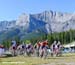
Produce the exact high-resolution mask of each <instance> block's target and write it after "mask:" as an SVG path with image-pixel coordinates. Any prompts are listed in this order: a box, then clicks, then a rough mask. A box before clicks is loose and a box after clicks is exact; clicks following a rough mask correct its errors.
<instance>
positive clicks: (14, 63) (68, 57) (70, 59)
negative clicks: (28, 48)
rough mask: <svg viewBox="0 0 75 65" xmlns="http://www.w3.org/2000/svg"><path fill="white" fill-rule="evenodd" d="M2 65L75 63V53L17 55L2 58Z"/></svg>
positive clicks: (65, 64) (0, 63) (71, 64)
mask: <svg viewBox="0 0 75 65" xmlns="http://www.w3.org/2000/svg"><path fill="white" fill-rule="evenodd" d="M0 65H75V53H68V54H63V55H62V56H61V57H51V56H48V57H47V58H46V59H44V58H39V57H27V56H16V57H6V58H0Z"/></svg>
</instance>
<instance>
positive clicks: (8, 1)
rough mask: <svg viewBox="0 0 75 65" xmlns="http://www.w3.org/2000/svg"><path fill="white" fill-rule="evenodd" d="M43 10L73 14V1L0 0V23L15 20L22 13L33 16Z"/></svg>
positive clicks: (74, 4)
mask: <svg viewBox="0 0 75 65" xmlns="http://www.w3.org/2000/svg"><path fill="white" fill-rule="evenodd" d="M45 10H48V11H49V10H53V11H59V12H70V13H72V12H75V0H0V21H2V20H16V19H17V18H18V16H19V15H21V14H22V13H27V14H35V13H40V12H43V11H45Z"/></svg>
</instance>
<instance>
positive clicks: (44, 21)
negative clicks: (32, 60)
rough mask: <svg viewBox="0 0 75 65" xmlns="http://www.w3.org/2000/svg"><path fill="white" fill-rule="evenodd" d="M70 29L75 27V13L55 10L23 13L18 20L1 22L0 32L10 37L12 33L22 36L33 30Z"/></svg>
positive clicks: (43, 31) (60, 30)
mask: <svg viewBox="0 0 75 65" xmlns="http://www.w3.org/2000/svg"><path fill="white" fill-rule="evenodd" d="M70 29H75V13H61V12H54V11H44V12H42V13H39V14H29V15H27V14H25V13H23V14H22V15H20V16H19V17H18V19H17V20H13V21H10V22H9V21H1V22H0V34H2V35H7V36H9V37H11V34H12V36H13V35H17V36H20V37H21V36H25V35H26V34H28V33H32V32H35V33H39V32H41V33H46V34H49V33H53V32H62V31H67V30H70ZM3 31H4V32H6V33H7V34H6V33H4V32H3ZM11 31H12V32H11ZM18 31H19V32H18ZM8 33H10V35H9V34H8ZM2 35H0V36H2Z"/></svg>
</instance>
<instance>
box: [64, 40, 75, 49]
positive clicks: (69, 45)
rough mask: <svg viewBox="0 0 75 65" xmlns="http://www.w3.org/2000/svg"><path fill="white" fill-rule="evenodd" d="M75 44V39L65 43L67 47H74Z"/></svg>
mask: <svg viewBox="0 0 75 65" xmlns="http://www.w3.org/2000/svg"><path fill="white" fill-rule="evenodd" d="M74 46H75V41H74V42H72V43H69V44H67V45H64V47H65V48H69V47H74Z"/></svg>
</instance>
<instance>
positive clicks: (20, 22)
mask: <svg viewBox="0 0 75 65" xmlns="http://www.w3.org/2000/svg"><path fill="white" fill-rule="evenodd" d="M28 23H29V15H27V14H25V13H23V14H21V15H20V16H19V17H18V19H17V21H16V25H17V26H26V25H28Z"/></svg>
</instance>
